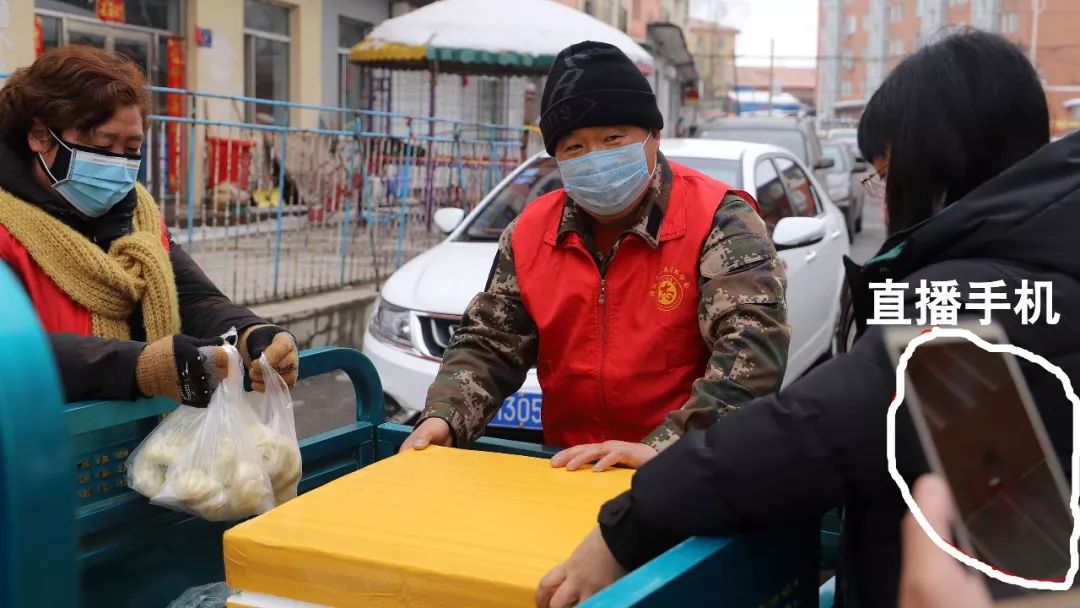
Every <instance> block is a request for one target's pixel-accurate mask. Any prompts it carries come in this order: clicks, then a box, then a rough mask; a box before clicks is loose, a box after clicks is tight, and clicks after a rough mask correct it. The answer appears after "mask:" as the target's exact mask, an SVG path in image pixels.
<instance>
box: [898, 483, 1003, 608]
mask: <svg viewBox="0 0 1080 608" xmlns="http://www.w3.org/2000/svg"><path fill="white" fill-rule="evenodd" d="M913 497H914V498H915V502H916V503H918V505H919V508H920V509H922V512H923V515H925V516H926V519H927V521H929V522H930V525H931V526H933V527H934V530H937V532H938V534H941V535H942V537H943V538H948V534H949V529H950V524H951V522H952V519H953V516H954V514H953V506H952V498H950V496H949V487H948V486H947V485H945V481H944V480H942V479H941V478H940V477H938V476H936V475H927V476H924V477H920V478H919V480H918V481H916V482H915V490H914V493H913ZM902 533H903V563H902V570H901V572H900V598H899V608H944V607H946V606H949V607H951V608H990V606H991V604H990V595H989V594H988V593H987V591H986V587H985V586H984V585H983V582H982V580H981V577H980V576H979V574H978V573H976V572H973V571H970V570H968V569H967V568H966V567H964V566H963V565H962V564H960V562H958V561H956V560H955V559H953V558H952V557H951V556H950V555H949V554H947V553H945V552H944V551H942V550H941V549H940V548H939V547H938V546H937V545H935V544H934V543H933V541H931V540H930V537H929V536H927V535H926V532H924V531H923V529H922V528H921V527H920V526H919V522H917V521H915V516H914V515H912V514H911V513H908V514H907V516H906V517H904V523H903V530H902Z"/></svg>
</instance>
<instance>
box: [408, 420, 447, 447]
mask: <svg viewBox="0 0 1080 608" xmlns="http://www.w3.org/2000/svg"><path fill="white" fill-rule="evenodd" d="M431 444H435V445H441V446H446V447H449V446H452V445H454V437H453V435H451V434H450V425H449V424H447V422H446V421H445V420H443V419H442V418H428V419H427V420H425V421H423V422H421V423H420V424H419V425H417V426H416V428H415V429H414V430H413V432H412V433H410V434H409V436H408V437H406V438H405V441H404V442H402V444H401V449H400V450H398V453H401V452H404V451H405V450H422V449H424V448H426V447H427V446H429V445H431Z"/></svg>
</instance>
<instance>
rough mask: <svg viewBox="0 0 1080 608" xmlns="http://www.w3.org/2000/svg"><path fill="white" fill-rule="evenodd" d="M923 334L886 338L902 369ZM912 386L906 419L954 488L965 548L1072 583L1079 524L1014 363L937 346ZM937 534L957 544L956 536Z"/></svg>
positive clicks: (897, 331)
mask: <svg viewBox="0 0 1080 608" xmlns="http://www.w3.org/2000/svg"><path fill="white" fill-rule="evenodd" d="M959 327H960V328H962V329H967V330H969V331H971V332H972V333H974V334H976V335H977V336H978V337H980V338H982V339H983V340H985V341H987V342H989V343H991V344H1005V343H1007V341H1008V340H1007V337H1006V336H1005V333H1004V331H1003V330H1002V329H1001V328H1000V327H999V326H997V325H989V326H983V325H978V324H974V323H973V324H961V325H960V326H959ZM921 333H922V331H921V330H920V329H918V328H908V327H896V328H889V329H888V330H886V332H885V343H886V346H887V348H888V350H889V354H890V356H891V357H892V360H893V362H894V363H897V364H898V363H899V359H900V356H901V355H902V354H903V353H904V351H905V350H906V349H907V347H908V344H909V343H910V341H911V340H913V339H914V338H916V337H918V336H919V335H920V334H921ZM905 382H906V385H905V389H904V403H903V405H902V406H901V412H899V415H904V413H903V411H904V410H907V411H908V412H909V413H910V416H911V418H912V421H913V423H914V427H915V430H916V432H917V434H918V436H919V441H920V443H921V445H922V448H923V451H924V453H925V454H926V458H927V461H928V462H929V464H930V468H931V469H932V470H933V472H935V473H937V474H939V475H941V476H942V477H943V478H944V479H945V480H946V481H947V483H948V485H949V487H950V489H951V492H952V496H953V501H954V506H955V508H956V513H957V516H956V519H955V522H954V531H953V534H952V537H953V538H955V543H956V546H957V548H959V549H960V550H961V551H963V552H964V553H967V554H968V555H971V556H973V557H975V558H977V559H979V560H981V561H983V562H984V563H986V564H988V565H990V566H992V567H994V568H995V569H997V570H999V571H1003V572H1005V573H1008V574H1013V575H1016V576H1020V577H1023V578H1028V579H1039V580H1061V579H1062V578H1064V576H1065V574H1066V572H1067V570H1068V567H1069V563H1070V554H1069V541H1070V536H1071V533H1072V525H1073V522H1072V515H1071V512H1070V510H1069V492H1068V485H1067V483H1066V481H1065V476H1064V474H1063V472H1062V469H1061V465H1060V463H1059V462H1058V459H1057V456H1056V455H1055V453H1054V451H1053V449H1052V447H1051V444H1050V441H1049V439H1048V438H1047V434H1046V429H1045V427H1044V425H1043V422H1042V419H1041V418H1040V416H1039V414H1038V411H1037V410H1036V409H1035V407H1034V404H1033V403H1032V399H1031V393H1030V391H1029V390H1028V387H1027V383H1026V381H1025V380H1024V377H1023V375H1022V374H1021V372H1020V368H1019V366H1018V365H1017V362H1016V360H1015V358H1014V357H1013V355H1011V354H1009V353H1003V352H988V351H986V350H984V349H983V348H981V347H980V346H979V345H977V344H975V343H973V342H971V341H969V340H967V339H965V338H962V337H944V336H942V337H937V338H935V339H933V340H931V341H929V342H926V343H924V344H921V345H920V346H919V347H917V348H916V349H915V351H914V352H913V354H912V356H911V358H910V359H909V361H908V364H907V368H906V370H905ZM937 532H938V534H940V535H941V536H942V538H945V539H946V540H948V539H949V538H950V534H949V532H950V531H949V530H938V531H937ZM1057 595H1059V594H1058V593H1051V594H1046V597H1048V598H1049V597H1054V596H1057ZM1061 595H1068V594H1061ZM1040 597H1041V596H1040ZM1070 605H1073V606H1080V602H1075V603H1074V604H1070Z"/></svg>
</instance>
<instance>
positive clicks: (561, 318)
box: [402, 42, 790, 470]
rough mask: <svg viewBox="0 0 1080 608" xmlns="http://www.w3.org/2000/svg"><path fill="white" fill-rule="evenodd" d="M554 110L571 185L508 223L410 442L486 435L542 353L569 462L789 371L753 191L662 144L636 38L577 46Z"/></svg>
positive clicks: (696, 420)
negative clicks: (626, 44)
mask: <svg viewBox="0 0 1080 608" xmlns="http://www.w3.org/2000/svg"><path fill="white" fill-rule="evenodd" d="M541 112H542V116H541V119H540V129H541V131H542V133H543V136H544V144H545V147H546V148H547V151H548V153H549V154H551V155H552V156H554V157H555V158H556V160H557V161H558V163H559V170H560V173H561V175H562V179H563V185H564V188H561V189H559V190H556V191H554V192H551V193H549V194H546V195H544V196H542V197H540V198H538V199H536V200H535V201H533V202H532V203H530V204H529V205H528V206H527V207H526V208H525V210H524V211H523V212H522V214H521V215H520V216H519V217H518V218H517V219H516V220H515V221H514V222H513V223H511V224H510V226H509V227H507V229H506V231H505V232H504V233H503V235H502V238H501V239H500V241H499V252H498V255H497V256H496V259H495V263H494V266H493V268H492V272H491V276H490V278H489V280H488V285H487V288H486V289H485V291H484V292H482V293H480V294H479V295H477V296H476V298H475V299H474V300H473V301H472V303H471V304H470V305H469V307H468V309H467V310H466V311H465V316H464V318H463V319H462V325H461V328H460V329H459V330H458V331H457V333H456V335H455V337H454V339H453V341H452V343H451V345H450V348H449V349H447V351H446V353H445V356H444V359H443V363H442V367H441V369H440V370H439V374H438V377H437V378H436V379H435V382H434V383H433V384H432V386H431V389H430V390H429V392H428V399H427V408H426V409H425V411H424V413H423V415H422V416H421V419H420V422H419V423H418V424H417V427H416V429H415V430H414V431H413V433H412V434H411V435H410V436H409V438H408V439H407V440H406V442H405V444H404V446H403V448H402V449H407V448H417V449H420V448H423V447H425V446H427V445H429V444H431V443H434V444H438V445H459V446H460V445H464V444H466V443H468V442H470V441H473V440H474V439H476V438H477V437H479V436H480V435H481V434H482V433H483V432H484V428H485V426H486V424H487V422H488V421H489V420H490V419H491V418H492V416H494V415H495V413H496V412H497V411H498V409H499V407H500V405H501V404H502V402H503V400H504V399H506V398H507V397H509V396H510V395H512V394H513V393H514V392H515V391H516V390H518V389H519V388H520V387H521V384H522V383H523V382H524V379H525V375H526V373H527V371H528V370H529V369H530V368H531V367H533V366H534V365H535V366H536V368H537V371H538V374H539V378H540V385H541V387H542V388H543V391H544V403H543V411H542V415H543V426H544V440H545V443H548V444H552V445H556V446H560V447H565V448H570V449H567V450H564V451H563V452H560V453H559V454H558V455H556V456H555V457H554V458H553V459H552V464H553V465H554V466H566V467H567V468H568V469H571V470H573V469H576V468H578V467H580V466H581V465H583V464H585V463H589V462H595V463H596V464H595V467H594V468H596V469H598V470H601V469H605V468H607V467H610V466H614V465H623V466H629V467H638V466H641V465H642V464H644V463H645V462H646V461H648V460H649V459H650V458H652V457H653V456H655V455H656V454H657V452H659V451H660V450H662V449H664V448H665V447H666V446H668V445H670V444H671V443H673V442H674V441H675V440H677V439H678V438H679V436H681V434H682V433H683V431H684V430H685V429H686V428H689V427H702V426H707V425H709V424H711V423H712V422H714V421H715V420H717V418H718V417H719V416H721V415H723V414H724V413H726V412H728V411H731V410H732V409H733V408H737V407H738V406H739V405H741V404H742V403H744V402H747V401H749V400H751V399H753V398H755V397H757V396H760V395H765V394H769V393H773V392H775V391H776V390H777V389H779V388H780V382H781V379H782V378H783V376H784V368H785V365H786V361H787V349H788V341H789V338H790V331H789V328H788V325H787V310H786V303H785V299H784V289H785V284H786V277H785V274H784V270H783V267H782V265H781V263H780V261H779V259H778V258H777V256H776V250H775V249H774V248H773V245H772V240H771V239H770V237H769V234H768V232H767V230H766V228H765V223H764V222H763V221H762V220H761V218H760V217H759V216H758V214H757V211H756V203H755V202H754V201H753V199H752V198H751V197H750V196H749V195H747V194H745V193H742V192H737V191H734V190H732V189H731V188H730V187H729V186H727V185H725V184H723V183H720V182H718V181H716V180H714V179H711V178H709V177H706V176H705V175H702V174H701V173H698V172H696V171H693V170H691V169H688V168H686V167H683V166H680V165H678V164H676V163H672V162H670V161H668V160H667V159H665V158H664V156H663V155H662V154H660V152H659V141H658V140H659V137H660V130H661V129H663V126H664V121H663V117H662V116H661V114H660V110H659V109H658V107H657V104H656V97H655V95H654V94H653V92H652V89H651V88H650V86H649V82H648V80H646V78H645V77H644V76H643V75H642V73H641V71H640V70H639V69H638V68H637V67H636V66H635V65H634V64H633V62H631V61H630V59H629V58H628V57H627V56H626V55H624V54H623V53H622V51H620V50H618V49H617V48H615V47H614V46H611V45H608V44H603V43H598V42H582V43H580V44H575V45H573V46H571V47H569V48H567V49H565V50H563V51H562V52H561V53H560V54H559V55H558V57H557V58H556V60H555V63H554V65H553V66H552V68H551V72H550V73H549V74H548V79H547V84H546V86H545V88H544V94H543V97H542V99H541Z"/></svg>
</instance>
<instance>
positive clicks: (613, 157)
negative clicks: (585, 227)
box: [559, 133, 652, 217]
mask: <svg viewBox="0 0 1080 608" xmlns="http://www.w3.org/2000/svg"><path fill="white" fill-rule="evenodd" d="M649 137H652V134H651V133H650V134H649ZM647 141H649V138H648V137H646V138H645V141H643V142H641V143H640V144H627V145H625V146H620V147H618V148H614V149H612V150H597V151H596V152H589V153H588V154H585V155H582V156H579V157H577V158H570V159H567V160H562V161H559V172H560V173H561V174H562V181H563V187H564V188H565V189H566V193H567V194H568V195H570V198H572V199H574V202H575V203H577V204H578V205H580V206H581V208H582V209H584V210H585V211H588V212H589V213H591V214H593V215H596V216H599V217H610V216H613V215H618V214H620V213H622V212H623V211H626V210H627V209H629V208H630V206H631V205H633V204H634V203H635V202H637V200H638V199H639V198H640V197H641V195H642V194H644V193H645V190H646V189H647V188H648V187H649V182H650V181H652V174H651V173H650V171H649V162H648V160H646V158H645V142H647Z"/></svg>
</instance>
